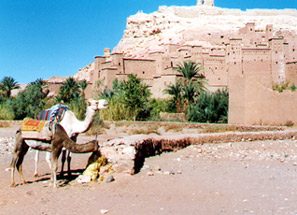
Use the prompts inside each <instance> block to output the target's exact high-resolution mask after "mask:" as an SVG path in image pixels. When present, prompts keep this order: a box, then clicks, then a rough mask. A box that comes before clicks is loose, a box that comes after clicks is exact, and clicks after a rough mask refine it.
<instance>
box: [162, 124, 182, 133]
mask: <svg viewBox="0 0 297 215" xmlns="http://www.w3.org/2000/svg"><path fill="white" fill-rule="evenodd" d="M183 127H184V126H183V125H182V124H178V123H173V124H167V125H164V130H165V131H166V132H168V131H170V130H172V131H174V132H180V131H182V130H183Z"/></svg>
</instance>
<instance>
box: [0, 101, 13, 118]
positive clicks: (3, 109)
mask: <svg viewBox="0 0 297 215" xmlns="http://www.w3.org/2000/svg"><path fill="white" fill-rule="evenodd" d="M13 119H14V114H13V112H12V111H11V110H10V109H9V108H8V107H7V104H6V103H4V102H3V103H1V104H0V120H13Z"/></svg>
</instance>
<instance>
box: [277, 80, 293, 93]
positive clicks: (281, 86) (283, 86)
mask: <svg viewBox="0 0 297 215" xmlns="http://www.w3.org/2000/svg"><path fill="white" fill-rule="evenodd" d="M272 89H273V90H274V91H278V92H279V93H282V92H284V91H285V90H291V91H292V92H295V91H296V89H297V87H296V85H295V83H293V84H291V85H290V82H289V81H282V82H280V83H279V84H276V83H273V84H272Z"/></svg>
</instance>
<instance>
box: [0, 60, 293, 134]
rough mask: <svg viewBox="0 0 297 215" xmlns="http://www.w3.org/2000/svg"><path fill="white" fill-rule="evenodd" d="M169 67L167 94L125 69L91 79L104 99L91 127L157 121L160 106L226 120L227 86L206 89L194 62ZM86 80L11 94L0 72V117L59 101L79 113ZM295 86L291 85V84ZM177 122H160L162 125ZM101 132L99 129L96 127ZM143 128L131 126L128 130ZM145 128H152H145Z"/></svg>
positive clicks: (31, 112) (10, 83)
mask: <svg viewBox="0 0 297 215" xmlns="http://www.w3.org/2000/svg"><path fill="white" fill-rule="evenodd" d="M175 70H176V71H177V72H178V73H179V74H180V76H179V77H178V79H177V80H176V82H175V83H174V84H171V85H168V86H167V88H166V89H165V90H164V93H165V94H168V95H170V96H171V97H170V98H168V99H154V98H151V93H150V91H149V87H148V86H147V85H146V84H144V83H143V81H142V80H141V79H140V78H138V77H137V75H133V74H130V75H128V76H127V79H126V80H123V81H120V80H118V79H115V80H114V81H113V85H112V89H105V88H104V87H103V82H102V81H97V82H96V83H95V84H94V85H93V92H92V97H93V98H94V99H106V100H108V102H109V105H108V106H109V108H108V109H104V110H101V111H100V113H99V115H97V116H96V118H98V119H97V120H95V121H94V123H93V124H94V127H95V128H94V129H93V131H92V132H95V131H98V130H102V127H104V123H102V122H103V121H102V120H101V121H100V120H99V119H100V118H101V119H103V120H110V121H120V120H128V121H135V120H138V121H142V120H150V121H160V120H161V119H160V112H169V113H176V112H177V113H185V114H186V118H187V120H188V121H193V122H226V121H227V116H228V91H227V89H224V90H219V91H217V92H214V93H210V92H208V91H207V89H206V85H207V82H206V79H205V77H204V76H203V74H202V73H201V71H202V67H201V65H200V64H199V63H194V62H192V61H185V62H183V63H180V64H178V65H177V67H176V68H175ZM87 86H88V83H87V82H86V81H79V82H77V81H76V80H75V79H74V78H72V77H70V78H68V79H66V81H65V82H64V83H63V84H62V86H61V87H60V89H59V92H58V95H57V96H56V97H48V93H49V90H48V88H47V85H46V82H44V81H43V80H42V79H37V80H36V81H34V82H32V83H30V84H29V85H28V86H27V87H26V88H25V89H24V91H21V92H19V93H18V95H17V96H16V97H12V96H11V91H12V90H13V89H18V88H19V85H18V84H17V82H16V81H15V80H14V79H13V78H12V77H4V78H3V79H2V81H1V82H0V120H1V119H19V120H21V119H23V118H25V117H31V118H36V116H37V114H38V113H39V111H41V110H44V109H47V108H50V107H51V106H53V105H55V104H57V103H63V104H66V105H68V106H69V108H70V109H71V110H72V111H73V112H74V113H75V115H76V116H77V118H78V119H84V118H85V112H86V108H87V104H86V99H85V89H86V88H87ZM294 87H295V89H296V86H295V85H294V86H293V85H292V89H293V88H294ZM167 129H169V130H172V129H177V130H178V129H179V128H166V130H167ZM102 132H103V130H102ZM139 132H140V133H143V132H142V131H139V130H137V129H134V131H133V133H139ZM150 132H155V133H156V129H155V128H151V129H150Z"/></svg>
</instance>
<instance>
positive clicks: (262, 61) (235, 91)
mask: <svg viewBox="0 0 297 215" xmlns="http://www.w3.org/2000/svg"><path fill="white" fill-rule="evenodd" d="M187 60H192V61H194V62H198V63H200V64H201V65H202V67H203V74H204V75H205V77H206V79H207V80H208V84H209V89H210V90H212V91H214V90H216V89H218V88H222V87H228V88H229V93H230V114H229V122H230V123H244V124H282V123H284V120H286V121H289V120H291V121H294V122H295V121H296V122H297V112H296V113H295V112H294V111H293V112H294V113H293V112H292V111H291V112H292V114H295V115H296V117H293V118H292V116H291V115H290V116H289V117H287V118H286V119H284V118H282V117H283V116H284V115H283V114H281V113H277V114H276V115H278V116H279V117H276V118H275V119H274V117H275V116H274V117H271V116H267V117H266V116H263V114H262V112H261V113H259V114H258V115H257V114H256V113H255V111H251V110H254V109H255V108H256V109H261V108H263V107H266V105H265V104H264V105H263V104H262V103H261V102H260V103H259V101H258V100H257V101H254V100H253V99H252V97H253V95H250V93H249V92H251V90H250V89H259V90H261V92H262V93H260V94H263V92H266V91H267V92H268V91H269V93H272V94H273V93H275V94H277V93H278V92H272V84H273V83H281V82H283V81H290V83H295V84H296V85H297V74H296V73H297V11H296V10H294V9H285V10H257V9H255V10H247V11H241V10H237V9H222V8H217V7H214V1H211V0H210V1H207V0H205V1H202V0H198V1H197V5H196V6H192V7H166V6H162V7H160V8H159V10H158V11H157V12H154V13H152V14H144V13H142V12H138V13H137V14H136V15H134V16H131V17H129V18H128V19H127V29H126V30H125V32H124V36H123V39H122V40H121V41H120V42H119V44H118V46H117V47H115V49H114V50H113V52H112V53H111V51H110V49H105V50H104V56H96V57H95V62H94V63H91V64H90V65H89V66H88V67H86V68H84V69H82V70H81V71H80V72H79V73H78V74H77V75H76V77H79V76H81V78H85V77H86V74H87V77H88V81H89V82H90V83H91V85H92V84H94V83H95V82H96V81H97V80H102V81H103V85H104V87H105V88H107V89H111V88H112V82H113V80H114V79H115V78H118V79H119V80H124V79H126V77H127V75H128V74H132V73H133V74H137V76H138V77H139V78H141V79H142V80H144V82H145V83H146V84H148V85H149V86H150V88H151V92H152V94H153V97H155V98H164V97H166V95H164V94H163V90H164V89H165V88H166V85H169V84H173V83H175V80H176V79H177V78H178V77H179V74H178V73H176V72H175V71H174V68H175V67H176V65H177V64H178V63H182V62H183V61H187ZM248 80H249V81H248ZM255 84H256V85H257V86H258V85H259V86H258V87H260V88H261V89H260V88H257V87H255V86H254V85H255ZM89 90H91V89H89ZM252 91H253V90H252ZM270 91H271V92H270ZM254 93H256V94H257V93H258V92H254ZM290 93H291V92H290ZM264 94H265V93H264ZM285 94H288V93H287V92H285V93H284V94H282V96H284V95H285ZM291 94H292V95H289V96H288V97H287V98H286V99H288V100H290V101H292V102H295V104H297V99H296V93H295V94H294V93H291ZM263 96H264V97H267V95H266V94H265V95H263ZM269 98H270V99H268V101H267V102H268V103H267V104H268V105H269V104H270V102H271V101H274V98H276V97H275V96H274V97H273V96H272V97H269ZM257 99H259V100H263V98H257ZM264 100H265V99H264ZM278 100H279V98H278ZM249 102H251V104H250V103H249ZM257 104H258V105H259V107H258V106H257ZM252 105H254V106H253V107H251V106H252ZM270 105H272V104H270ZM278 105H280V104H278ZM286 106H287V107H290V108H292V106H291V105H290V104H288V102H286ZM250 108H251V109H250ZM264 109H265V108H264ZM263 111H264V113H265V112H267V111H265V110H263ZM282 111H286V112H288V110H287V108H285V109H282ZM255 115H257V118H255V117H254V116H255ZM264 115H265V114H264ZM281 118H282V119H281Z"/></svg>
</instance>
